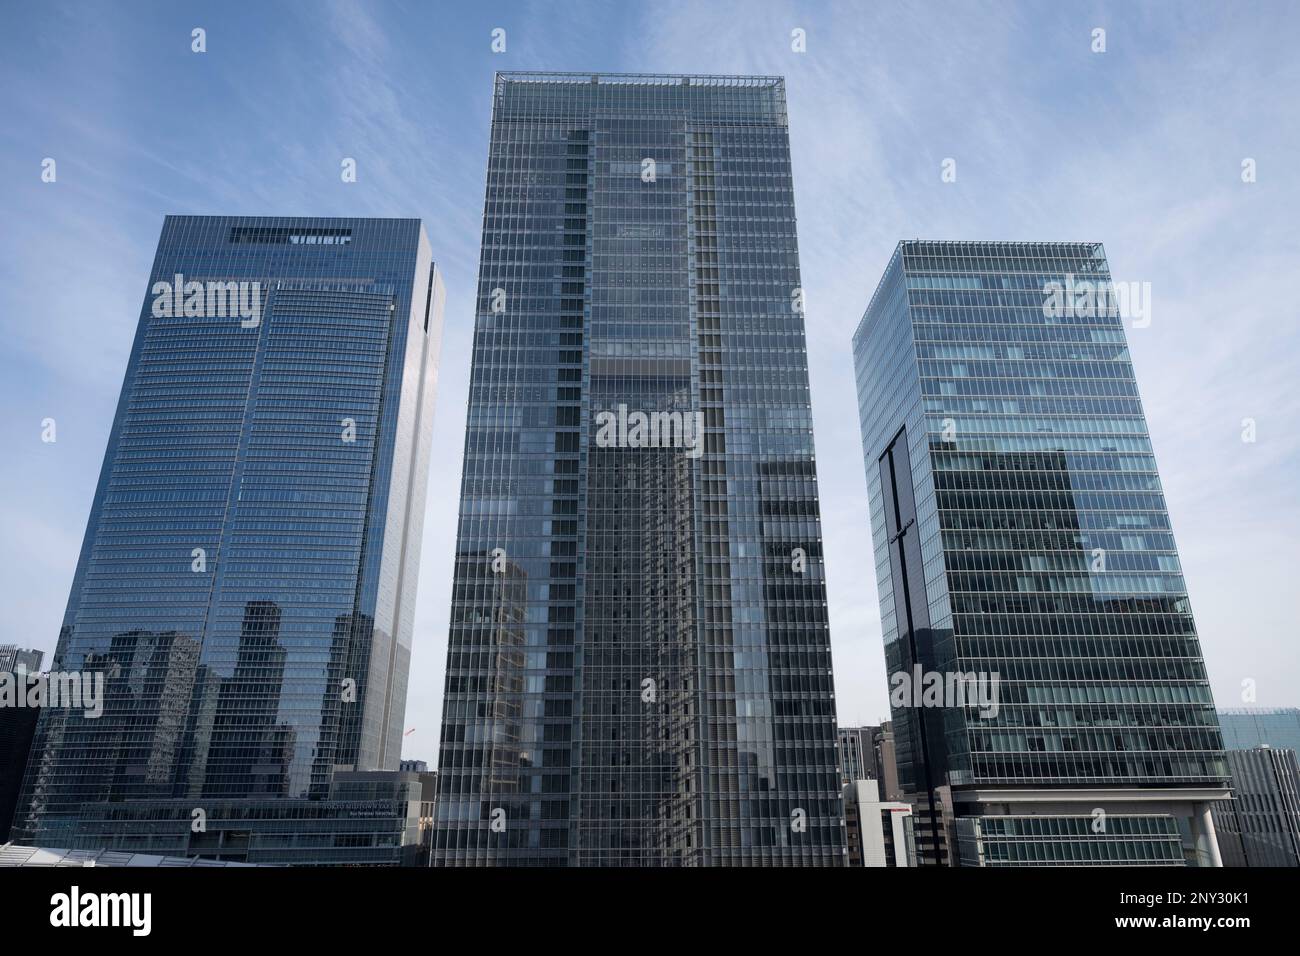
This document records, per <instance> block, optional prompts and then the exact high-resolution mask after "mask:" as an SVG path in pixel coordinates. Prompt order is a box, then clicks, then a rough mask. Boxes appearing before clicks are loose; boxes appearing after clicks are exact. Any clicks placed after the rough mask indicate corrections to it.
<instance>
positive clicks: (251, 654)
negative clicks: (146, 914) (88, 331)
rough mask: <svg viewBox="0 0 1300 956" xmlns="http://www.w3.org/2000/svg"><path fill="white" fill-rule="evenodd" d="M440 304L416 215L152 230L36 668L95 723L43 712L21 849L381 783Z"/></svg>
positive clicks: (233, 220) (399, 692)
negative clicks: (97, 687) (115, 391)
mask: <svg viewBox="0 0 1300 956" xmlns="http://www.w3.org/2000/svg"><path fill="white" fill-rule="evenodd" d="M442 301H443V291H442V284H441V279H440V278H439V276H438V273H437V271H436V269H435V268H434V265H433V262H432V259H431V257H430V253H429V246H428V242H427V240H426V238H425V236H424V230H423V227H422V226H421V224H420V222H419V221H418V220H414V219H400V220H399V219H316V218H262V217H256V218H250V217H221V216H169V217H167V219H166V221H165V222H164V224H163V229H162V235H161V238H160V239H159V243H158V251H157V255H156V257H155V260H154V265H153V269H152V272H151V274H150V277H149V282H148V284H147V286H146V295H145V301H144V304H143V307H142V309H141V312H140V319H139V324H138V327H137V331H136V336H135V342H134V345H133V347H132V349H131V354H130V359H129V361H128V364H127V370H126V377H125V381H124V383H123V386H122V393H121V398H120V400H119V402H118V406H117V412H116V416H115V418H114V421H113V427H112V431H111V433H110V436H109V440H108V449H107V451H106V453H105V457H104V464H103V468H102V470H101V472H100V477H99V483H98V486H97V488H96V491H95V496H94V502H93V504H92V506H91V511H90V519H89V521H88V523H87V528H86V535H85V540H84V543H83V545H82V550H81V557H80V560H79V561H78V564H77V569H76V573H75V577H74V579H73V582H72V591H71V596H70V598H69V601H68V607H67V611H66V614H65V617H64V622H63V627H62V629H61V632H60V635H59V643H58V650H57V651H56V653H55V659H54V660H55V663H54V668H55V669H56V670H63V671H72V672H78V673H84V674H85V675H87V676H88V678H93V679H95V680H98V681H102V684H103V689H104V699H103V708H102V714H101V715H99V716H98V717H95V716H94V715H91V714H88V713H87V712H86V711H85V710H84V709H83V710H78V709H74V708H58V709H56V708H50V707H47V708H46V709H45V712H44V713H43V714H42V717H41V721H40V724H39V726H38V728H37V739H36V744H35V747H34V750H33V757H32V760H31V763H30V765H29V767H28V772H27V781H26V783H25V788H24V799H23V803H22V806H21V807H20V811H19V813H20V815H19V817H18V819H17V821H16V824H15V830H16V832H18V833H19V834H20V835H21V837H22V840H23V842H27V843H32V844H37V845H45V846H55V847H71V848H77V847H78V843H77V842H75V841H76V840H77V839H78V833H79V832H82V830H81V829H79V828H80V827H81V824H82V823H83V821H87V820H88V821H90V823H91V825H92V826H91V829H94V830H95V832H96V833H98V834H99V836H98V837H96V838H97V839H98V838H102V839H104V840H106V841H109V842H111V841H113V840H114V832H115V831H114V828H113V826H112V825H111V824H110V825H106V827H105V828H104V829H102V830H100V829H98V824H97V823H96V822H95V821H97V820H99V819H101V818H103V817H104V811H105V808H106V807H112V808H113V811H114V813H116V812H118V811H120V812H121V813H123V814H129V813H130V812H131V809H130V808H131V806H133V805H136V804H140V805H142V806H144V805H147V806H149V807H154V808H157V811H158V813H159V815H160V820H161V819H171V820H174V819H176V818H178V817H179V818H180V819H182V822H183V823H184V824H185V828H186V830H188V818H189V815H190V812H191V811H190V809H189V808H195V809H202V808H204V807H205V806H206V805H208V804H214V805H215V803H217V802H220V803H221V806H223V807H232V806H234V805H235V804H234V802H236V801H239V800H252V799H257V800H259V801H264V800H274V799H286V798H295V799H312V798H323V797H326V796H327V795H328V794H329V793H330V792H331V788H332V778H333V776H334V773H335V771H340V772H343V771H349V772H351V771H371V770H396V768H397V763H398V759H399V757H400V746H401V739H402V719H403V712H404V709H405V701H406V681H407V668H408V662H409V659H410V647H411V627H412V617H413V614H414V603H415V589H416V583H417V577H418V574H417V571H418V564H419V556H420V535H421V530H422V526H423V520H424V493H425V485H426V477H427V470H428V458H429V440H428V438H429V429H430V427H431V421H432V415H433V400H434V384H435V378H436V368H437V354H438V347H439V343H440V339H441V322H442ZM169 800H174V801H177V807H175V808H173V809H174V810H177V811H181V810H183V812H180V813H173V812H171V811H170V810H166V808H163V807H160V806H159V805H158V801H164V802H165V801H169ZM109 817H110V819H111V817H112V814H110V815H109ZM159 826H160V827H162V824H161V823H160V824H159ZM145 831H147V828H145ZM145 831H142V832H145ZM83 835H84V833H83ZM86 839H90V837H86ZM159 839H160V840H161V839H164V837H163V836H162V835H161V833H160V835H159ZM132 849H135V850H138V851H141V852H147V850H148V845H147V840H145V841H144V842H143V843H137V844H135V845H133V846H132Z"/></svg>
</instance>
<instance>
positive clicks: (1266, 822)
mask: <svg viewBox="0 0 1300 956" xmlns="http://www.w3.org/2000/svg"><path fill="white" fill-rule="evenodd" d="M1228 769H1229V770H1230V771H1231V772H1232V799H1231V800H1225V801H1223V802H1221V803H1218V804H1215V806H1214V826H1215V829H1216V831H1217V832H1218V834H1219V842H1220V845H1221V846H1222V847H1223V862H1224V865H1225V866H1300V761H1297V758H1296V752H1295V751H1294V750H1291V749H1289V748H1284V749H1278V748H1273V747H1254V748H1251V749H1242V750H1237V749H1232V750H1229V751H1228Z"/></svg>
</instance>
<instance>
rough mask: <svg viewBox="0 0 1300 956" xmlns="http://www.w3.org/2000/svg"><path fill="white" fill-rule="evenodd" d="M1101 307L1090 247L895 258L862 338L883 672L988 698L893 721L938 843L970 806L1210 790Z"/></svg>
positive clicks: (905, 775) (1101, 275) (1199, 695)
mask: <svg viewBox="0 0 1300 956" xmlns="http://www.w3.org/2000/svg"><path fill="white" fill-rule="evenodd" d="M1060 289H1070V290H1071V292H1070V293H1069V296H1068V301H1065V300H1066V298H1067V297H1066V296H1062V295H1061V294H1060V292H1059V290H1060ZM1085 289H1092V290H1093V291H1094V292H1095V294H1094V295H1093V297H1092V298H1091V299H1089V298H1088V297H1087V296H1084V295H1083V294H1082V292H1081V291H1080V290H1085ZM1076 293H1077V294H1076ZM1117 301H1118V297H1117V296H1116V295H1115V294H1114V292H1113V285H1112V282H1111V277H1110V272H1109V267H1108V265H1107V261H1106V258H1105V254H1104V252H1103V250H1102V247H1101V245H1100V244H1097V243H996V242H923V241H907V242H902V243H900V244H899V247H898V249H897V251H896V252H895V254H894V256H893V258H892V260H891V262H890V263H889V266H888V268H887V270H886V272H885V275H884V277H883V278H882V280H881V282H880V285H879V288H878V289H877V291H876V293H875V295H874V297H873V298H872V300H871V304H870V305H869V307H868V309H867V311H866V314H865V316H864V317H863V320H862V322H861V324H860V325H859V327H858V330H857V332H856V334H855V336H854V339H853V349H854V359H855V364H856V372H857V387H858V395H859V414H860V420H861V425H862V441H863V451H864V457H865V464H866V472H867V482H868V487H869V493H870V504H871V525H872V529H871V530H872V540H873V543H874V547H875V554H876V568H877V584H878V588H879V593H880V606H881V618H882V624H883V629H884V640H885V650H886V658H887V666H888V669H889V672H890V674H891V676H892V675H900V674H901V675H909V676H910V675H911V674H913V673H914V672H919V673H937V674H939V675H943V676H945V677H946V676H947V675H967V676H971V675H974V676H976V677H979V678H981V679H987V681H988V686H991V687H992V688H993V689H994V690H996V698H997V704H998V706H997V707H996V709H995V711H994V710H990V708H987V707H981V706H980V704H978V703H971V702H970V701H969V699H967V700H966V701H962V700H951V701H950V700H945V701H944V706H934V707H930V706H924V705H921V706H910V705H909V706H898V704H897V702H896V701H891V703H893V704H894V706H893V717H894V720H893V724H894V730H895V735H896V740H897V748H898V763H899V772H900V776H901V777H902V780H903V786H904V789H905V790H907V791H908V792H909V793H910V794H912V795H913V796H914V798H915V799H917V800H918V802H920V803H921V804H922V805H923V809H924V812H926V813H933V818H932V819H931V820H930V821H928V824H927V825H928V826H930V827H933V828H934V829H936V830H938V829H941V828H942V827H943V824H942V822H941V821H939V820H938V814H939V811H938V807H939V806H940V805H946V804H947V803H948V800H949V798H951V801H952V802H953V805H954V806H955V810H953V811H952V812H954V813H956V814H957V815H958V816H960V815H961V814H962V807H961V804H962V799H963V790H967V791H973V790H982V791H986V792H1003V793H1012V792H1013V791H1015V790H1017V789H1020V790H1039V791H1040V792H1041V791H1043V790H1046V789H1054V790H1056V791H1058V792H1064V791H1066V790H1071V789H1073V790H1075V791H1091V792H1093V793H1094V794H1096V793H1098V792H1100V791H1102V790H1112V791H1113V790H1118V789H1124V788H1127V789H1131V788H1135V787H1136V788H1153V789H1156V790H1159V791H1160V792H1161V793H1162V794H1164V795H1165V796H1168V797H1169V798H1170V799H1171V800H1173V801H1175V802H1176V800H1177V798H1178V795H1179V794H1180V793H1182V792H1185V791H1186V792H1191V791H1193V790H1194V791H1197V794H1198V796H1200V797H1201V798H1205V797H1206V796H1207V795H1208V794H1209V793H1210V792H1212V791H1221V790H1222V788H1223V785H1224V782H1225V780H1226V776H1227V774H1226V767H1225V763H1224V757H1223V743H1222V740H1221V737H1220V733H1219V726H1218V722H1217V719H1216V717H1215V713H1214V704H1213V700H1212V699H1211V695H1210V688H1209V683H1208V680H1207V678H1206V672H1205V664H1204V661H1203V659H1202V656H1201V649H1200V644H1199V641H1198V639H1197V635H1196V628H1195V625H1194V623H1193V620H1192V612H1191V608H1190V605H1189V603H1188V598H1187V589H1186V586H1185V584H1184V582H1183V577H1182V574H1181V571H1180V567H1179V563H1178V553H1177V551H1176V549H1175V546H1174V538H1173V534H1172V531H1171V528H1170V524H1169V515H1168V513H1167V511H1166V508H1165V501H1164V497H1163V494H1162V492H1161V487H1160V479H1159V476H1158V474H1157V472H1156V464H1155V459H1154V457H1153V455H1152V451H1151V442H1150V439H1149V437H1148V434H1147V426H1146V421H1145V418H1144V416H1143V412H1142V406H1141V403H1140V401H1139V398H1138V390H1137V384H1136V382H1135V381H1134V377H1133V368H1132V365H1131V364H1130V361H1129V355H1128V350H1127V343H1126V339H1125V333H1124V326H1123V319H1122V318H1121V315H1120V314H1119V310H1118V309H1117V308H1116V307H1115V304H1116V302H1117ZM994 675H996V677H997V679H998V680H997V683H996V684H993V683H992V680H991V678H992V677H993V676H994ZM940 791H944V792H942V793H941V792H940ZM1080 799H1087V798H1086V797H1080ZM1093 804H1094V805H1096V798H1095V797H1094V800H1093ZM929 808H933V810H931V809H929ZM1200 818H1201V817H1200V816H1199V815H1198V817H1197V819H1200ZM1062 826H1064V825H1063V824H1062ZM986 832H988V831H987V828H986ZM1048 855H1049V857H1050V854H1048Z"/></svg>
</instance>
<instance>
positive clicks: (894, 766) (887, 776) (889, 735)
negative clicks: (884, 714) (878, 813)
mask: <svg viewBox="0 0 1300 956" xmlns="http://www.w3.org/2000/svg"><path fill="white" fill-rule="evenodd" d="M872 746H873V748H874V749H875V751H876V769H877V771H878V772H879V773H880V777H879V778H878V779H879V781H880V796H881V797H882V798H883V799H885V800H892V801H898V800H901V799H903V789H902V787H901V786H899V783H898V758H897V755H896V753H895V750H894V725H893V723H892V722H890V721H888V720H886V721H884V722H883V723H881V725H880V726H879V727H877V728H876V733H875V734H874V736H873V737H872Z"/></svg>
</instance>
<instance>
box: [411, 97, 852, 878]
mask: <svg viewBox="0 0 1300 956" xmlns="http://www.w3.org/2000/svg"><path fill="white" fill-rule="evenodd" d="M799 286H800V280H799V263H798V252H797V246H796V239H795V216H794V199H793V193H792V188H791V174H790V154H789V138H788V130H787V123H786V112H785V91H784V84H783V82H782V80H780V79H779V78H773V77H707V76H605V75H591V74H529V73H508V74H499V75H498V76H497V79H496V89H495V96H494V103H493V116H492V138H491V152H490V157H489V166H488V177H487V196H486V201H485V207H484V233H483V245H482V258H481V264H480V274H479V286H478V313H477V317H476V325H475V336H474V355H473V371H472V375H471V381H470V400H469V420H468V424H467V428H466V437H465V466H464V474H463V484H462V490H461V505H460V527H459V534H458V541H457V550H456V570H455V582H454V592H453V603H452V612H451V633H450V640H449V648H448V657H447V684H446V698H445V704H444V708H445V709H444V714H443V726H442V744H441V757H440V760H439V764H438V771H439V795H438V804H437V808H436V812H437V825H436V833H435V835H434V860H435V863H436V864H439V865H489V864H516V865H534V864H535V865H609V866H614V865H632V866H658V865H665V866H666V865H710V864H736V865H793V864H829V865H839V864H840V863H841V862H842V857H843V852H842V850H843V846H842V843H843V837H842V829H841V828H842V823H841V814H840V799H839V781H838V777H837V775H836V771H835V766H836V761H835V707H834V698H833V686H832V679H831V659H830V639H829V634H828V631H827V622H826V592H825V584H824V578H823V569H822V554H821V532H820V524H819V516H818V499H817V483H816V467H815V464H814V456H813V441H812V422H811V414H810V409H809V393H808V370H807V359H806V356H805V351H804V326H803V314H802V292H801V291H800V288H799Z"/></svg>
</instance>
